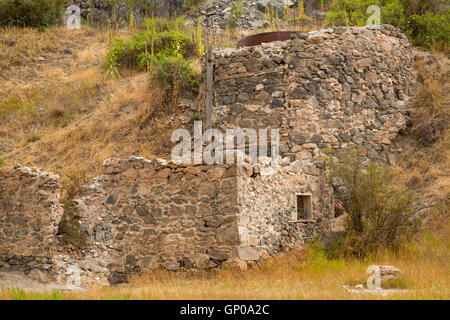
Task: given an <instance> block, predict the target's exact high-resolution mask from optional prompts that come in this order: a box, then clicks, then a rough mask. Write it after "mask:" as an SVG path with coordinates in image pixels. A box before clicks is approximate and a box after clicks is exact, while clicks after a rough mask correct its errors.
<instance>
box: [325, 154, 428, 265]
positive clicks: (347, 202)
mask: <svg viewBox="0 0 450 320" xmlns="http://www.w3.org/2000/svg"><path fill="white" fill-rule="evenodd" d="M364 155H365V149H364V148H362V149H356V148H351V149H348V150H347V151H345V152H339V153H337V154H335V157H330V158H329V159H328V161H327V167H328V169H329V178H330V182H331V183H332V184H333V187H334V189H335V196H336V198H337V199H338V200H340V201H341V202H342V205H343V207H344V209H345V211H346V212H347V213H348V219H347V224H346V232H347V234H346V238H345V239H344V240H343V241H342V242H341V248H339V249H340V250H341V251H342V252H341V253H344V254H346V255H356V256H359V257H361V256H365V255H367V254H368V253H371V252H374V251H377V250H379V249H386V248H389V249H393V250H396V249H398V248H399V247H400V246H401V244H402V243H404V241H405V240H406V239H408V238H410V237H411V236H412V235H413V234H414V233H415V232H417V231H418V230H419V227H420V222H419V221H418V220H417V219H416V218H415V217H414V210H413V206H412V202H413V199H414V198H413V194H412V192H411V190H409V189H407V188H406V187H404V186H401V185H398V184H395V182H394V180H393V175H392V171H391V170H390V169H389V168H388V167H387V166H386V165H384V164H383V163H378V162H370V163H368V164H367V163H365V162H364V161H363V160H364Z"/></svg>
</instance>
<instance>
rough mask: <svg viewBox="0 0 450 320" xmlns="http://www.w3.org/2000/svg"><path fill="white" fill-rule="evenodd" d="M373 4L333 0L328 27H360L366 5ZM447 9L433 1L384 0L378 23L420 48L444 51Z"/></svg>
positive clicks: (449, 31)
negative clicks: (400, 34)
mask: <svg viewBox="0 0 450 320" xmlns="http://www.w3.org/2000/svg"><path fill="white" fill-rule="evenodd" d="M373 4H375V5H379V3H378V1H377V0H337V1H336V2H335V3H334V5H333V7H332V8H331V10H330V11H328V13H327V15H326V19H325V22H326V24H327V25H328V26H364V25H366V22H367V18H368V17H369V16H370V14H368V13H366V10H367V8H368V7H369V6H370V5H373ZM449 21H450V9H449V8H448V7H445V6H444V5H442V4H441V5H439V3H438V2H437V1H433V0H414V1H412V0H386V1H383V2H382V6H381V23H382V24H391V25H393V26H395V27H398V28H400V29H401V30H402V31H403V32H404V33H405V34H406V35H407V36H408V37H409V38H410V39H411V41H412V42H413V43H414V44H415V45H418V46H421V47H423V48H430V47H437V48H438V49H440V50H443V51H445V50H448V47H449V43H450V23H449Z"/></svg>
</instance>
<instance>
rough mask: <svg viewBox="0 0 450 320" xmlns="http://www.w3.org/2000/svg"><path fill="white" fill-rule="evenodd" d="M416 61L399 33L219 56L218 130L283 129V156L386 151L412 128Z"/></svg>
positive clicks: (303, 37) (341, 32) (333, 32)
mask: <svg viewBox="0 0 450 320" xmlns="http://www.w3.org/2000/svg"><path fill="white" fill-rule="evenodd" d="M415 86H416V74H415V71H414V53H413V48H412V46H411V44H410V43H409V42H408V40H407V38H406V37H405V36H404V35H403V34H402V33H401V32H400V31H399V30H398V29H396V28H394V27H392V26H389V25H382V26H380V27H377V28H373V27H360V28H353V27H348V28H330V29H326V30H321V31H319V32H310V33H307V34H299V35H294V36H293V37H292V39H291V40H289V41H284V42H273V43H268V44H263V45H261V46H255V47H247V48H240V49H223V50H218V51H215V52H214V86H213V89H214V92H213V94H214V106H213V111H212V119H213V127H217V128H234V127H240V128H244V129H245V128H251V129H257V128H265V129H270V128H274V129H276V128H277V129H280V154H281V155H282V156H288V157H290V158H291V159H292V160H294V159H297V160H308V159H314V158H316V157H317V156H318V155H319V154H320V153H321V151H323V150H324V149H326V148H333V149H343V148H346V147H348V146H350V145H361V146H364V147H365V148H366V149H367V150H368V155H369V157H372V158H374V157H377V156H379V155H380V153H383V152H384V151H386V150H389V148H390V145H391V142H392V140H393V139H395V137H396V136H397V135H398V134H399V132H401V131H402V130H403V129H405V128H406V126H407V125H408V123H409V122H410V121H409V117H408V101H409V97H411V96H412V94H413V89H414V88H415Z"/></svg>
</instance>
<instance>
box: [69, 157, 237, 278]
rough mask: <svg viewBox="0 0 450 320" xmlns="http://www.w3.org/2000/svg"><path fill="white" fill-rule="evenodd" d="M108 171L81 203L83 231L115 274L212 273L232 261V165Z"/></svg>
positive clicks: (133, 162) (156, 163)
mask: <svg viewBox="0 0 450 320" xmlns="http://www.w3.org/2000/svg"><path fill="white" fill-rule="evenodd" d="M104 166H105V170H104V175H102V176H100V177H98V178H96V179H95V180H94V181H93V182H92V183H90V184H89V185H87V186H86V189H87V190H86V196H85V197H84V198H82V199H80V200H77V203H78V211H79V215H80V217H81V228H82V230H83V231H84V232H86V233H87V235H88V239H89V241H90V243H91V244H92V245H93V246H94V247H95V246H96V247H99V248H103V249H104V250H106V251H108V253H109V254H110V255H111V258H112V261H113V262H114V263H113V265H110V269H111V270H112V271H113V272H119V273H130V272H131V273H132V272H138V271H142V270H148V269H154V268H165V269H167V270H177V269H190V268H198V269H208V268H212V267H215V266H217V265H218V264H220V263H221V262H223V261H224V260H227V259H228V258H229V257H230V256H232V255H233V254H234V253H233V248H234V246H235V245H237V244H238V243H239V238H238V231H237V227H236V212H237V211H238V208H237V180H236V174H235V173H233V170H232V169H231V168H230V167H229V166H197V167H182V166H175V165H173V164H168V163H167V162H166V161H164V160H158V159H155V160H151V161H150V160H146V159H144V158H136V157H130V158H129V159H108V160H105V162H104Z"/></svg>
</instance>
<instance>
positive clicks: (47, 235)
mask: <svg viewBox="0 0 450 320" xmlns="http://www.w3.org/2000/svg"><path fill="white" fill-rule="evenodd" d="M59 200H60V185H59V176H57V175H54V174H52V173H48V172H43V171H40V170H39V169H36V168H28V167H21V166H19V165H16V166H15V167H13V168H11V167H2V168H0V267H3V268H5V269H7V270H16V271H26V272H28V271H30V270H31V269H32V268H34V269H42V270H43V271H46V270H48V269H50V268H51V267H52V266H51V256H52V254H53V246H54V244H55V241H56V233H57V231H58V224H59V221H60V219H61V217H62V215H63V208H62V206H61V205H60V203H59ZM0 269H1V268H0Z"/></svg>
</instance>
